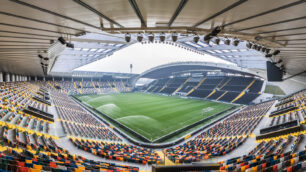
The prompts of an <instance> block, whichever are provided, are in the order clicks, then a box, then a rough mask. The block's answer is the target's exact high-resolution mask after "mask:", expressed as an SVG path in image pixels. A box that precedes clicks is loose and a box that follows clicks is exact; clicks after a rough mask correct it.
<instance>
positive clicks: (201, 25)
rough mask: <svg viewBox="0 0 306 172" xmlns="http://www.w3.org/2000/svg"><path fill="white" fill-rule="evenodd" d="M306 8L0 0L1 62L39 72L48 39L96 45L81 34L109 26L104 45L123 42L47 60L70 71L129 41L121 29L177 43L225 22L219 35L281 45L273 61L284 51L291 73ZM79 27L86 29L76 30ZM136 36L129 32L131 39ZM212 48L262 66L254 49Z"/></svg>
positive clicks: (299, 0) (279, 3)
mask: <svg viewBox="0 0 306 172" xmlns="http://www.w3.org/2000/svg"><path fill="white" fill-rule="evenodd" d="M305 9H306V3H305V1H304V0H290V1H288V0H270V1H269V3H267V1H266V0H256V1H247V0H227V1H221V0H215V1H203V0H192V1H188V0H168V1H164V0H142V1H138V0H129V1H127V0H104V1H100V0H65V1H63V0H52V1H49V0H27V1H25V0H4V1H1V2H0V19H1V23H0V37H1V41H0V47H1V48H0V61H1V63H0V68H1V71H3V72H10V73H15V74H24V75H43V71H42V67H41V64H40V63H41V59H39V58H38V57H37V56H38V54H41V55H42V56H44V57H46V56H48V52H47V50H48V48H49V47H50V45H51V44H50V40H57V38H58V37H60V36H62V37H64V38H65V39H66V40H67V41H69V42H72V43H74V44H75V47H76V48H83V47H82V46H84V47H85V48H86V47H87V46H88V47H89V48H91V49H96V48H98V47H99V46H103V45H99V44H98V42H99V40H100V39H98V40H96V39H92V40H86V41H84V40H83V39H80V38H84V39H86V36H87V35H90V34H88V33H94V34H103V35H105V34H106V32H109V33H115V35H114V34H112V35H110V34H106V35H108V36H106V37H108V38H110V37H112V39H111V40H112V41H113V42H112V43H110V44H117V43H118V44H122V46H118V47H116V46H114V47H113V46H111V47H108V49H110V50H109V51H110V52H106V53H105V52H104V53H101V54H99V55H96V54H94V53H92V52H90V53H86V52H83V51H82V50H81V52H79V53H76V54H77V55H80V54H82V56H81V57H76V56H73V57H71V55H69V56H64V55H63V54H62V53H71V54H74V53H75V52H77V51H78V50H64V52H61V53H60V54H58V55H59V56H58V57H59V59H58V61H55V63H54V64H55V65H50V66H49V68H50V67H54V68H53V69H52V70H53V71H59V70H62V68H64V67H65V70H64V71H69V70H72V69H73V68H75V67H78V66H81V65H83V64H87V63H90V62H92V61H95V60H97V59H99V58H103V57H105V56H107V55H109V54H108V53H110V54H111V53H112V52H113V51H116V50H118V49H121V48H123V47H125V46H127V45H126V44H125V43H124V42H125V41H124V34H123V33H127V32H130V33H138V32H141V33H144V32H145V33H149V32H153V33H155V34H156V35H158V33H160V32H162V31H163V32H165V33H166V34H167V39H168V40H169V39H171V38H170V37H169V33H172V32H175V31H176V32H178V33H179V34H180V36H179V38H178V39H179V42H185V43H187V42H188V41H190V40H191V38H192V37H193V34H195V33H197V34H198V35H199V36H201V39H202V38H203V35H205V34H207V33H209V32H211V30H212V29H213V28H214V27H216V26H223V27H224V29H223V30H222V32H221V33H220V35H219V36H220V37H221V38H225V37H229V38H231V39H234V38H237V39H240V40H249V41H252V42H253V43H256V44H258V45H263V46H266V47H268V48H272V49H279V50H281V53H280V54H279V55H278V56H277V59H275V60H278V59H279V58H282V59H283V63H284V65H285V68H286V71H287V73H290V74H295V73H298V72H301V71H304V70H305V65H306V60H305V56H306V53H305V52H306V48H305V46H306V45H305V44H306V33H305V31H306V25H305V19H306V18H305V16H304V11H305ZM84 33H86V35H84V36H81V37H79V36H80V35H83V34H84ZM102 37H103V36H102ZM156 38H158V37H157V36H156ZM188 38H189V40H186V39H188ZM144 39H145V40H146V39H147V35H145V38H144ZM100 41H101V40H100ZM135 41H136V40H135V37H134V36H132V41H131V43H133V42H135ZM85 42H87V43H85ZM93 44H95V45H93ZM239 45H240V44H239ZM241 46H242V45H241ZM210 48H212V50H211V51H212V52H215V53H213V55H216V56H218V57H220V58H223V59H227V60H229V61H232V62H235V63H237V64H238V65H239V66H242V67H248V68H262V67H264V66H263V63H262V62H263V61H264V59H263V58H262V57H259V56H260V55H259V54H254V53H253V52H252V53H251V54H244V53H242V52H239V54H238V52H231V55H229V54H226V53H229V52H224V53H220V54H218V52H216V49H218V48H221V49H222V50H226V48H228V49H230V51H231V50H232V48H230V47H222V45H219V47H217V46H212V47H206V49H210ZM201 51H202V50H201ZM203 51H205V52H206V53H207V52H208V53H209V51H208V50H203ZM220 51H221V50H220ZM84 54H86V55H87V56H83V55H84ZM89 55H92V56H89ZM254 59H255V61H256V62H255V61H254ZM63 62H65V63H63ZM43 63H46V62H44V61H43ZM63 64H69V65H63ZM52 70H50V71H51V72H52Z"/></svg>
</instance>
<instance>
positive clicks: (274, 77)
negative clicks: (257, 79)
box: [267, 61, 283, 82]
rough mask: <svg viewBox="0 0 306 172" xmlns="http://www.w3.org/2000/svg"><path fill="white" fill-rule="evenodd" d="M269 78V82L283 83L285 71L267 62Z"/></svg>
mask: <svg viewBox="0 0 306 172" xmlns="http://www.w3.org/2000/svg"><path fill="white" fill-rule="evenodd" d="M267 78H268V81H272V82H273V81H283V71H282V70H280V69H279V68H278V67H277V66H275V64H273V63H272V62H270V61H267Z"/></svg>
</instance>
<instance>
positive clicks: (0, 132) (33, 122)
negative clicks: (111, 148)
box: [0, 82, 139, 172]
mask: <svg viewBox="0 0 306 172" xmlns="http://www.w3.org/2000/svg"><path fill="white" fill-rule="evenodd" d="M38 89H39V86H38V85H36V84H33V83H30V82H18V83H17V82H16V83H2V84H1V89H0V92H1V94H0V100H1V102H0V118H1V121H0V142H1V146H0V157H1V159H0V171H24V172H38V171H42V170H43V171H67V172H68V171H83V170H93V171H100V170H102V171H107V170H112V171H114V172H115V171H116V172H121V171H122V172H123V171H124V172H125V171H131V172H136V171H139V169H138V168H137V167H133V166H126V165H117V164H114V163H105V162H96V161H92V160H88V159H86V158H84V157H81V156H77V155H71V154H69V152H68V151H66V150H65V149H63V148H61V147H59V146H57V144H56V143H55V141H54V139H58V138H57V137H55V136H53V135H52V134H51V133H52V131H51V127H50V125H54V124H53V122H50V121H46V120H44V119H41V118H38V117H34V116H31V115H29V114H26V113H24V112H23V109H24V108H26V106H28V105H29V103H33V102H35V103H37V104H38V105H40V104H41V103H38V102H36V101H34V100H31V98H32V97H33V96H36V95H37V94H36V92H37V91H38ZM64 98H66V97H64ZM66 102H67V101H66ZM67 104H69V102H68V103H67ZM67 104H62V105H63V106H64V105H67ZM45 106H47V105H45ZM47 107H48V106H47ZM67 107H69V106H67ZM73 108H76V109H77V110H78V108H77V107H73ZM78 117H79V116H78ZM83 117H84V116H83ZM71 119H72V120H71ZM71 119H69V120H71V121H74V120H75V121H77V120H80V118H71ZM84 119H85V121H84ZM82 120H83V121H84V122H87V123H91V124H93V125H94V126H98V125H99V124H100V123H95V121H93V120H92V119H90V118H83V119H82ZM79 122H80V121H79ZM90 132H91V134H92V133H93V134H97V135H101V137H102V136H104V135H108V137H107V138H108V139H110V138H111V139H115V140H116V139H117V140H118V139H119V138H118V137H117V136H114V134H113V133H111V132H110V131H109V133H107V134H106V133H103V132H101V130H99V131H94V130H91V131H90ZM112 134H113V135H112Z"/></svg>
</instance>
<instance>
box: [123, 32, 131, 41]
mask: <svg viewBox="0 0 306 172" xmlns="http://www.w3.org/2000/svg"><path fill="white" fill-rule="evenodd" d="M124 38H125V41H126V42H130V41H131V34H129V33H126V34H125V36H124Z"/></svg>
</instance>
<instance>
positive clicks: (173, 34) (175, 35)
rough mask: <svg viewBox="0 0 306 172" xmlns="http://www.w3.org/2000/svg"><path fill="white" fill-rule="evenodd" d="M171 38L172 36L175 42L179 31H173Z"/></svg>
mask: <svg viewBox="0 0 306 172" xmlns="http://www.w3.org/2000/svg"><path fill="white" fill-rule="evenodd" d="M171 38H172V41H173V42H176V41H177V33H176V32H174V33H172V35H171Z"/></svg>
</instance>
